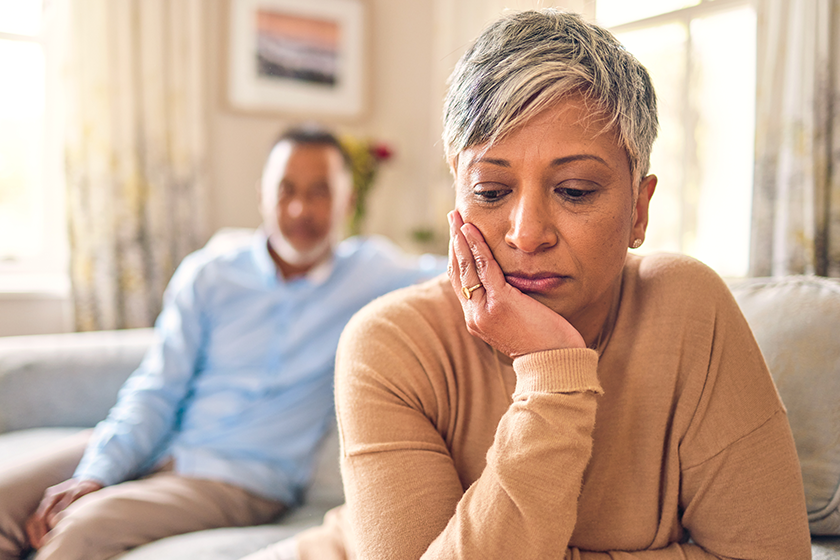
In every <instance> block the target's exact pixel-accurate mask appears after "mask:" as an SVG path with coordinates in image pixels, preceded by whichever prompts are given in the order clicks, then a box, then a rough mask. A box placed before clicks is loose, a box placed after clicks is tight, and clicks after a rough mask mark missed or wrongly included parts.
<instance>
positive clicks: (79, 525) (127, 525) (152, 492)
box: [35, 471, 285, 560]
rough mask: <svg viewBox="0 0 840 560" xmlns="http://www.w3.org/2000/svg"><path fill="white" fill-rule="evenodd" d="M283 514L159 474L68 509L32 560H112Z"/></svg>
mask: <svg viewBox="0 0 840 560" xmlns="http://www.w3.org/2000/svg"><path fill="white" fill-rule="evenodd" d="M284 509H285V508H284V506H283V505H282V504H281V503H279V502H275V501H271V500H266V499H263V498H259V497H257V496H254V495H253V494H250V493H248V492H246V491H245V490H242V489H241V488H237V487H235V486H232V485H230V484H225V483H222V482H215V481H210V480H199V479H192V478H187V477H183V476H179V475H177V474H175V473H173V472H171V471H163V472H158V473H155V474H152V475H151V476H148V477H146V478H142V479H139V480H134V481H130V482H124V483H122V484H117V485H115V486H110V487H106V488H103V489H102V490H99V491H97V492H93V493H91V494H88V495H86V496H84V497H82V498H80V499H79V500H78V501H77V502H75V503H74V504H72V505H71V506H70V507H68V508H67V510H66V515H65V516H64V517H63V518H62V519H61V520H60V521H59V522H58V524H57V525H56V526H55V528H54V529H53V530H52V531H50V533H49V534H48V536H47V542H46V543H45V544H44V546H42V547H41V549H40V550H39V551H38V554H37V555H36V556H35V558H36V560H58V559H61V560H72V559H79V560H99V559H105V558H111V557H112V556H116V555H117V554H119V553H121V552H123V551H125V550H128V549H130V548H134V547H137V546H140V545H142V544H146V543H148V542H152V541H156V540H159V539H162V538H164V537H169V536H172V535H179V534H182V533H189V532H192V531H200V530H203V529H214V528H217V527H243V526H249V525H259V524H262V523H267V522H269V521H271V520H272V519H274V518H275V517H277V516H278V515H279V514H280V513H282V512H283V510H284Z"/></svg>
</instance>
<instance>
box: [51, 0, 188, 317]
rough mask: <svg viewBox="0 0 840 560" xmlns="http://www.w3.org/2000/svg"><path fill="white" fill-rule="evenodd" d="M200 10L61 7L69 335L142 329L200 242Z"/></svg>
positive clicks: (162, 3)
mask: <svg viewBox="0 0 840 560" xmlns="http://www.w3.org/2000/svg"><path fill="white" fill-rule="evenodd" d="M201 7H202V6H201V0H120V1H118V2H115V1H113V0H73V1H72V2H71V3H70V20H69V33H68V37H69V40H68V41H69V43H70V44H69V51H68V67H67V73H66V79H67V81H68V88H67V98H66V114H67V122H66V130H67V138H66V172H67V205H68V222H69V228H70V231H69V238H70V249H71V266H70V268H71V278H72V284H73V297H74V301H75V312H76V323H77V328H78V329H79V330H95V329H114V328H130V327H142V326H149V325H151V324H152V323H153V322H154V319H155V317H156V316H157V314H158V312H159V311H160V303H161V295H162V293H163V290H164V288H165V286H166V283H167V282H168V281H169V278H170V276H171V275H172V272H173V271H174V269H175V267H176V266H177V265H178V263H179V262H180V261H181V259H182V258H183V257H184V256H185V255H186V254H188V253H189V252H190V251H192V250H194V249H196V248H197V247H198V246H200V245H201V243H202V242H203V241H204V239H205V234H204V224H205V213H204V208H203V200H204V197H205V155H204V154H205V148H204V130H203V119H204V100H203V93H202V92H203V83H202V79H203V75H202V64H203V57H202V47H203V44H202V27H201V22H202V14H201Z"/></svg>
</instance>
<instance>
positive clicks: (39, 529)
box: [26, 478, 102, 549]
mask: <svg viewBox="0 0 840 560" xmlns="http://www.w3.org/2000/svg"><path fill="white" fill-rule="evenodd" d="M101 488H102V484H100V483H99V482H97V481H95V480H84V479H81V480H80V479H76V478H71V479H70V480H65V481H64V482H62V483H61V484H56V485H55V486H50V487H49V488H47V490H46V491H45V492H44V497H43V498H42V499H41V503H40V504H39V505H38V509H37V510H35V513H33V514H32V517H30V518H29V519H28V520H27V522H26V536H27V537H28V538H29V544H30V545H32V547H33V548H36V549H37V548H41V545H42V544H43V543H44V537H45V536H46V535H47V533H48V532H49V531H50V529H52V528H53V527H55V525H56V523H58V521H59V519H60V514H61V512H63V511H64V510H65V509H67V506H69V505H70V504H72V503H73V502H75V501H76V500H78V499H79V498H81V497H82V496H84V495H86V494H90V493H91V492H96V491H97V490H100V489H101Z"/></svg>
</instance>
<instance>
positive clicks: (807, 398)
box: [729, 276, 840, 535]
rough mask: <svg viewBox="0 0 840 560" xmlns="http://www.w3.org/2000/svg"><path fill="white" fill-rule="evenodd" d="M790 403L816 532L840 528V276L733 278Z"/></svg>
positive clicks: (834, 532) (839, 532)
mask: <svg viewBox="0 0 840 560" xmlns="http://www.w3.org/2000/svg"><path fill="white" fill-rule="evenodd" d="M729 286H730V289H731V290H732V293H733V295H734V296H735V299H736V300H737V301H738V304H739V305H740V306H741V310H742V311H743V312H744V316H745V317H746V318H747V321H748V322H749V324H750V327H751V328H752V331H753V334H754V335H755V338H756V341H758V345H759V346H760V347H761V351H762V353H763V354H764V358H765V360H766V361H767V366H768V367H769V368H770V373H771V374H772V375H773V378H774V380H775V382H776V386H777V388H778V390H779V395H780V396H781V398H782V402H784V404H785V407H786V408H787V411H788V420H789V422H790V427H791V430H792V432H793V439H794V440H795V442H796V450H797V453H798V455H799V462H800V464H801V466H802V479H803V482H804V484H805V500H806V505H807V507H808V520H809V521H810V525H811V532H812V534H814V535H840V438H838V436H837V434H838V427H840V344H838V342H837V341H838V335H837V333H838V332H840V281H838V280H837V279H830V278H819V277H814V276H788V277H780V278H750V279H746V280H740V281H737V282H736V281H733V282H730V284H729Z"/></svg>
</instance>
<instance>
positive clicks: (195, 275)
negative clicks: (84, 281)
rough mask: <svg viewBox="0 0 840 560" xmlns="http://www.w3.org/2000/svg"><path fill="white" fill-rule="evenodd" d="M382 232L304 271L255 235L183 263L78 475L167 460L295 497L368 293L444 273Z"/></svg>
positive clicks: (129, 471)
mask: <svg viewBox="0 0 840 560" xmlns="http://www.w3.org/2000/svg"><path fill="white" fill-rule="evenodd" d="M444 267H445V261H444V260H443V259H441V258H435V257H431V256H427V257H421V258H420V259H417V258H408V257H407V256H405V255H403V254H402V253H400V251H399V250H398V249H396V247H395V246H394V245H393V244H391V243H390V242H389V241H387V240H385V239H383V238H378V237H374V238H368V239H363V238H351V239H348V240H346V241H344V242H343V243H341V244H340V245H339V246H338V247H337V248H336V251H335V254H334V257H333V258H332V259H331V260H330V261H328V262H327V263H325V264H323V265H320V266H319V267H316V269H314V270H313V271H311V272H310V273H309V274H308V275H306V276H304V277H301V278H296V279H293V280H291V281H284V280H283V279H282V277H278V275H277V271H276V267H275V265H274V262H273V261H272V260H271V256H270V255H269V253H268V250H267V241H266V237H265V235H264V234H263V233H261V232H258V233H257V234H255V236H254V237H253V238H252V239H251V240H250V241H246V242H245V243H241V244H239V246H238V247H235V248H233V249H228V250H226V251H224V252H222V253H218V252H216V253H214V252H213V251H211V250H210V249H207V248H205V249H202V250H199V251H197V252H195V253H193V254H191V255H189V256H188V257H187V258H186V259H184V261H183V262H182V263H181V266H179V267H178V270H177V271H176V272H175V275H174V276H173V277H172V280H171V282H170V283H169V286H168V287H167V290H166V294H165V296H164V307H163V311H162V312H161V314H160V316H159V317H158V320H157V322H156V323H155V332H156V341H155V343H154V344H153V346H152V347H151V348H150V350H149V351H148V353H147V354H146V356H145V358H144V360H143V362H142V364H141V365H140V367H139V368H138V369H137V370H136V371H135V372H134V373H133V374H132V375H131V376H130V377H129V379H128V380H127V381H126V383H125V385H124V386H123V387H122V389H121V390H120V393H119V398H118V401H117V404H116V405H114V407H113V408H112V409H111V411H110V412H109V414H108V417H107V418H106V419H105V420H103V421H102V422H100V423H99V424H98V425H97V427H96V430H95V432H94V435H93V439H92V440H91V443H90V444H89V446H88V448H87V451H86V452H85V455H84V457H83V459H82V461H81V463H80V464H79V466H78V468H77V470H76V473H75V475H74V476H76V477H80V478H90V479H95V480H98V481H100V482H102V483H104V484H105V485H106V486H107V485H112V484H117V483H119V482H122V481H125V480H129V479H132V478H135V477H137V476H141V475H143V474H144V473H146V472H148V471H149V470H150V469H152V468H154V467H155V466H156V465H157V464H159V463H160V462H161V461H163V460H166V459H168V458H170V457H171V458H173V459H174V461H175V463H174V467H175V471H176V472H177V473H179V474H181V475H183V476H189V477H196V478H208V479H212V480H220V481H224V482H228V483H231V484H234V485H236V486H239V487H241V488H244V489H246V490H248V491H250V492H253V493H255V494H258V495H260V496H264V497H267V498H271V499H276V500H280V501H282V502H284V503H285V504H287V505H294V504H297V503H298V502H299V500H300V498H301V494H302V491H303V489H304V488H305V486H306V484H307V482H308V480H309V477H310V475H311V472H312V469H313V461H314V451H315V448H316V447H317V445H318V443H319V442H320V440H321V438H322V436H323V435H324V433H325V432H326V430H327V428H328V426H329V424H330V423H331V422H334V408H333V367H334V362H335V352H336V346H337V345H338V338H339V335H340V334H341V331H342V329H343V328H344V326H345V325H346V324H347V322H348V321H349V320H350V317H351V316H352V315H353V314H354V313H355V312H356V311H358V310H359V309H361V308H362V307H363V306H364V305H365V304H367V303H368V302H369V301H371V300H373V299H374V298H376V297H378V296H380V295H383V294H385V293H387V292H389V291H392V290H394V289H396V288H400V287H403V286H407V285H409V284H412V283H415V282H418V281H421V280H424V279H427V278H430V277H432V276H434V275H436V274H438V273H440V272H442V271H443V269H444Z"/></svg>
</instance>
